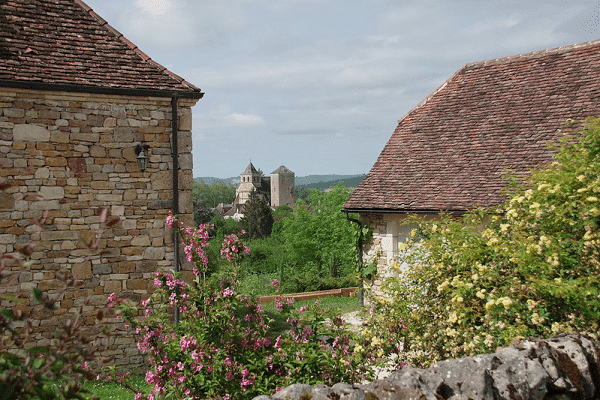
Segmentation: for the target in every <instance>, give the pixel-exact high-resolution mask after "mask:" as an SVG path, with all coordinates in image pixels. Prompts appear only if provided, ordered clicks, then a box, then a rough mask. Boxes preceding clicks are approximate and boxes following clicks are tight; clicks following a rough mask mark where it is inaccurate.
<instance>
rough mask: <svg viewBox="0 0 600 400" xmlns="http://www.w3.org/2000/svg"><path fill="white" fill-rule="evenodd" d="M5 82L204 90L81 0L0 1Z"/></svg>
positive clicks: (0, 62)
mask: <svg viewBox="0 0 600 400" xmlns="http://www.w3.org/2000/svg"><path fill="white" fill-rule="evenodd" d="M0 80H7V81H17V82H27V83H42V84H59V85H85V86H88V87H111V88H128V89H145V90H162V91H175V92H198V93H199V92H200V89H198V88H197V87H195V86H194V85H192V84H190V83H189V82H186V81H185V80H184V79H183V78H181V77H179V76H177V75H175V74H173V73H172V72H170V71H168V70H167V69H166V68H165V67H163V66H161V65H160V64H158V63H156V62H155V61H153V60H152V59H150V57H148V56H147V55H146V54H144V53H143V52H142V51H141V50H140V49H138V48H137V47H136V46H135V45H134V44H132V43H131V42H130V41H128V40H127V39H126V38H125V37H123V35H121V34H120V33H119V32H118V31H116V30H115V29H114V28H112V27H111V26H110V25H109V24H108V23H107V22H106V21H104V20H103V19H102V18H101V17H100V16H98V15H97V14H96V13H95V12H94V11H92V9H91V8H89V7H88V6H87V5H86V4H85V3H83V2H82V1H80V0H6V1H0ZM200 97H201V96H200Z"/></svg>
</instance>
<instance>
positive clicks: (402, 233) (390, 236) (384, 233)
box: [360, 214, 439, 296]
mask: <svg viewBox="0 0 600 400" xmlns="http://www.w3.org/2000/svg"><path fill="white" fill-rule="evenodd" d="M412 218H413V217H412V216H408V215H407V214H362V215H361V216H360V221H361V222H362V223H363V224H365V225H367V226H369V227H371V229H373V237H372V238H371V240H369V241H368V242H366V243H364V244H363V262H364V263H371V262H377V276H376V277H375V278H374V279H373V280H372V281H368V282H365V287H367V288H369V289H370V291H371V293H373V294H374V295H376V296H382V295H384V292H383V289H382V284H383V282H384V280H385V279H387V278H389V277H393V276H395V272H394V271H393V270H392V269H391V268H389V266H390V264H391V262H392V261H395V260H397V258H398V245H399V244H400V243H402V242H403V241H404V240H406V239H407V238H408V237H409V236H410V232H411V231H412V230H413V229H415V228H417V224H416V222H415V221H413V220H412ZM419 218H420V220H433V219H436V218H439V217H438V216H437V215H423V216H420V217H419ZM404 267H408V266H404Z"/></svg>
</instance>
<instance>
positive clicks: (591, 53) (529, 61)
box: [345, 41, 600, 212]
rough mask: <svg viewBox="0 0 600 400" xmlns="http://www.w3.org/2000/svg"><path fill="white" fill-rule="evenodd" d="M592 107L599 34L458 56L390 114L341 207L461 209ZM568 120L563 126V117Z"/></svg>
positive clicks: (526, 165)
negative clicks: (391, 123) (384, 136)
mask: <svg viewBox="0 0 600 400" xmlns="http://www.w3.org/2000/svg"><path fill="white" fill-rule="evenodd" d="M588 116H600V41H594V42H588V43H583V44H580V45H573V46H568V47H562V48H557V49H552V50H545V51H539V52H534V53H529V54H523V55H518V56H512V57H506V58H502V59H497V60H491V61H484V62H478V63H472V64H467V65H465V66H464V67H463V68H462V69H460V70H459V71H458V72H457V73H455V74H454V75H453V76H452V77H451V78H450V79H448V80H447V81H446V82H445V83H444V84H443V85H442V86H440V87H439V88H438V89H437V90H436V91H434V92H433V93H432V94H431V95H430V96H429V97H427V98H426V99H425V100H424V101H423V102H421V103H420V104H419V105H417V106H416V107H415V108H414V109H413V110H411V111H410V112H409V113H408V114H406V115H405V116H404V117H403V118H402V119H401V120H400V121H399V122H398V127H397V128H396V130H395V131H394V133H393V135H392V137H391V138H390V140H389V141H388V143H387V145H386V146H385V148H384V149H383V151H382V152H381V154H380V155H379V158H378V159H377V162H376V163H375V165H374V166H373V168H372V169H371V171H370V172H369V174H368V175H367V177H366V178H365V179H364V180H363V182H362V183H361V184H360V185H359V187H358V188H357V189H356V191H354V193H353V194H352V195H351V196H350V198H349V199H348V201H347V202H346V204H345V207H346V208H347V209H350V210H371V211H373V212H374V211H377V210H380V211H383V212H386V211H393V212H397V211H407V212H428V211H440V210H444V211H463V210H467V209H471V208H474V207H478V206H479V207H489V206H493V205H497V204H500V203H501V202H502V201H503V200H504V199H505V197H504V196H503V194H502V190H503V188H505V187H506V186H507V183H508V182H507V181H506V180H505V179H503V175H505V174H506V172H507V171H508V170H513V171H515V172H517V173H520V174H525V173H527V172H528V171H530V170H531V169H532V168H535V167H537V166H540V165H542V164H544V163H547V162H548V161H549V160H550V158H551V156H552V153H551V151H549V150H548V148H547V143H548V142H550V141H556V139H557V138H558V137H559V136H560V135H561V134H560V130H562V131H563V132H564V131H568V130H570V131H572V130H579V129H580V128H581V126H582V122H584V120H585V118H586V117H588ZM571 118H572V119H575V120H576V121H577V124H575V125H573V126H572V127H570V128H566V127H565V121H566V120H567V119H571Z"/></svg>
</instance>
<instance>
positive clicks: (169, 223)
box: [167, 211, 175, 228]
mask: <svg viewBox="0 0 600 400" xmlns="http://www.w3.org/2000/svg"><path fill="white" fill-rule="evenodd" d="M169 212H170V211H169ZM174 221H175V218H173V215H169V216H168V217H167V226H168V227H169V228H172V227H173V222H174Z"/></svg>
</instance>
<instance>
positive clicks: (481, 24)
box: [85, 0, 600, 178]
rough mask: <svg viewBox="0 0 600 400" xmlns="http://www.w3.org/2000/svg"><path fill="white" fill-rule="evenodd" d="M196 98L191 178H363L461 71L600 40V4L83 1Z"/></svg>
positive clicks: (524, 0)
mask: <svg viewBox="0 0 600 400" xmlns="http://www.w3.org/2000/svg"><path fill="white" fill-rule="evenodd" d="M85 2H86V3H87V4H88V5H89V6H90V7H91V8H92V9H94V11H96V12H97V13H98V14H99V15H100V16H101V17H102V18H104V19H105V20H106V21H108V23H110V24H111V25H112V26H113V27H114V28H116V29H117V30H118V31H120V32H121V33H122V34H123V35H124V36H125V37H126V38H127V39H129V40H130V41H132V42H133V43H135V44H136V45H137V46H138V47H139V48H140V49H141V50H142V51H144V52H145V53H146V54H148V55H149V56H150V57H151V58H152V59H153V60H155V61H156V62H158V63H160V64H162V65H164V66H165V67H167V68H168V69H169V70H171V71H172V72H174V73H176V74H178V75H179V76H182V77H183V78H185V79H186V80H187V81H189V82H191V83H193V84H194V85H196V86H197V87H199V88H201V89H202V91H203V92H204V93H205V95H204V98H202V99H201V100H200V101H199V102H198V103H197V105H196V106H195V107H194V108H193V110H192V112H193V131H192V135H193V154H194V177H200V176H213V177H218V178H229V177H234V176H238V175H239V174H240V173H241V172H243V171H244V170H245V169H246V167H247V166H248V163H249V162H252V163H253V164H254V166H255V167H256V168H260V169H261V170H262V171H263V172H264V173H265V174H266V175H268V174H270V173H271V172H272V171H274V170H275V169H277V168H278V167H279V166H281V165H285V166H286V167H287V168H288V169H290V170H292V171H293V172H295V174H296V176H306V175H311V174H338V175H351V174H363V173H368V172H369V170H370V168H371V166H372V165H373V164H374V163H375V161H376V160H377V157H378V156H379V153H380V152H381V150H383V147H384V146H385V144H386V143H387V141H388V139H389V138H390V136H391V135H392V133H393V131H394V129H395V128H396V125H397V124H398V120H399V119H401V118H402V117H403V116H404V115H405V114H406V113H408V112H409V111H410V110H411V109H412V108H413V107H415V106H416V105H417V104H418V103H420V102H421V101H422V100H423V99H424V98H425V97H427V96H428V95H429V94H430V93H431V92H433V91H434V90H435V89H436V88H437V87H439V86H440V85H441V84H443V83H444V81H445V80H447V79H448V78H450V77H451V76H452V75H453V74H454V73H455V72H456V71H458V70H459V69H460V68H461V67H462V66H464V65H465V64H467V63H471V62H477V61H484V60H490V59H495V58H500V57H506V56H510V55H515V54H522V53H528V52H531V51H537V50H543V49H548V48H555V47H560V46H565V45H570V44H575V43H582V42H587V41H590V40H596V39H598V38H600V25H599V24H600V1H554V0H543V1H540V0H530V1H528V0H457V1H449V0H418V1H411V0H131V1H123V0H85Z"/></svg>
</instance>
